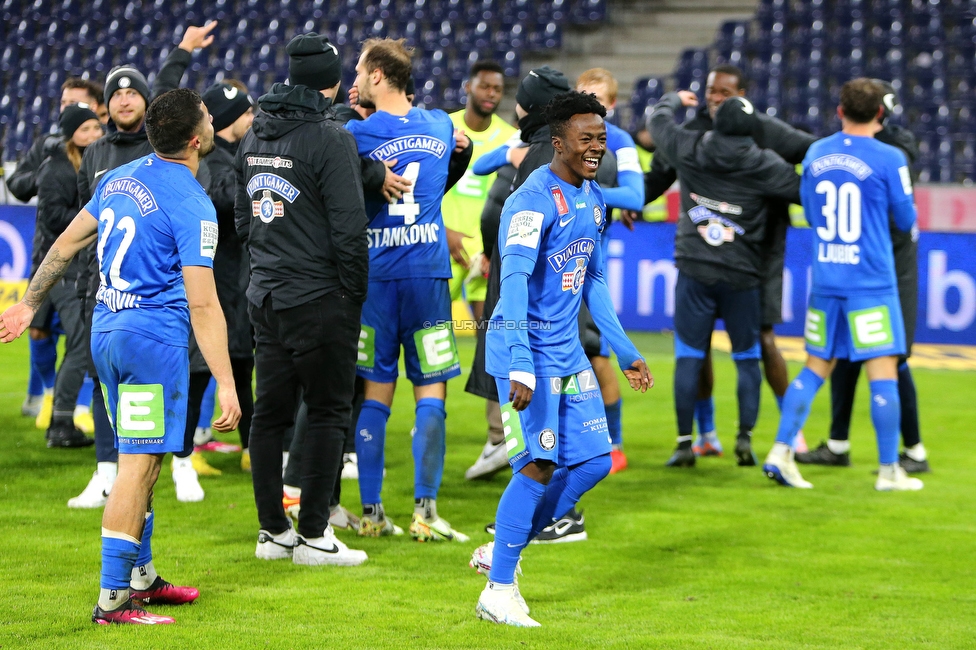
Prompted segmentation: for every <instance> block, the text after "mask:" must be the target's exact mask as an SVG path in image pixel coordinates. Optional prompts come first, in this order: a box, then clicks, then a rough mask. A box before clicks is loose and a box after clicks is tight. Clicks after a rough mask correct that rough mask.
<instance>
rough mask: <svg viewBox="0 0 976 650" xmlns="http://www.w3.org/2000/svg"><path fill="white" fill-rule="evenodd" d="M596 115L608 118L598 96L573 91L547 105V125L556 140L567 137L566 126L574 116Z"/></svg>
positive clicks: (561, 94) (557, 97)
mask: <svg viewBox="0 0 976 650" xmlns="http://www.w3.org/2000/svg"><path fill="white" fill-rule="evenodd" d="M589 113H596V114H597V115H599V116H600V117H606V116H607V109H605V108H603V104H601V103H600V102H599V101H597V98H596V95H592V94H589V93H581V92H577V91H575V90H571V91H569V92H568V93H559V94H558V95H556V96H555V97H553V98H552V99H551V100H549V103H548V104H547V105H546V109H545V116H546V123H547V124H549V131H550V133H552V136H553V137H555V138H561V137H563V136H564V135H566V124H568V123H569V121H570V120H571V119H572V118H573V116H574V115H587V114H589Z"/></svg>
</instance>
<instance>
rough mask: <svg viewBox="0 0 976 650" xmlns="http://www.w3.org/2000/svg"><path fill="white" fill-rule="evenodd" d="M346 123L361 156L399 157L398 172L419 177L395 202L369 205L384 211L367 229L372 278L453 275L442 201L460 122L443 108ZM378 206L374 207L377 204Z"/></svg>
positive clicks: (396, 170)
mask: <svg viewBox="0 0 976 650" xmlns="http://www.w3.org/2000/svg"><path fill="white" fill-rule="evenodd" d="M346 128H347V129H348V130H349V131H350V132H351V133H352V134H353V136H355V138H356V146H357V147H358V149H359V155H360V156H364V157H368V158H372V159H374V160H383V161H386V160H393V159H396V161H397V163H396V165H395V166H394V167H393V171H394V172H396V173H397V174H399V175H400V176H403V177H404V178H407V179H409V180H411V181H413V188H412V191H409V192H405V193H404V195H403V197H402V198H401V199H400V200H398V201H396V202H395V203H384V204H383V205H382V206H370V205H367V214H373V213H375V208H377V207H378V209H379V212H378V214H376V216H375V217H374V218H373V220H372V221H371V222H370V224H369V228H368V229H367V231H366V232H367V239H368V242H369V279H370V280H399V279H402V278H450V277H451V258H450V255H449V253H448V250H447V237H446V235H445V233H444V220H443V218H442V217H441V201H442V200H443V198H444V186H445V185H446V184H447V170H448V164H449V161H450V158H451V152H452V151H454V147H455V140H454V125H453V124H452V123H451V119H450V118H449V117H448V115H447V113H445V112H444V111H440V110H431V111H426V110H421V109H419V108H414V109H411V110H410V112H409V113H407V114H406V115H404V116H398V115H393V114H391V113H386V112H383V111H378V112H376V113H374V114H373V115H370V116H369V117H368V118H366V119H365V120H363V121H361V122H358V121H353V122H349V123H348V124H346ZM371 208H373V209H371Z"/></svg>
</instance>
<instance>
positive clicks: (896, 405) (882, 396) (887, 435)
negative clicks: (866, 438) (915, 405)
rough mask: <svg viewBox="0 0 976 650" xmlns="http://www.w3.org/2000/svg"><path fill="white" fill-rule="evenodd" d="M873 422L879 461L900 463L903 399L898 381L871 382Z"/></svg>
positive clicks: (878, 380) (882, 380)
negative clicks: (899, 443)
mask: <svg viewBox="0 0 976 650" xmlns="http://www.w3.org/2000/svg"><path fill="white" fill-rule="evenodd" d="M871 422H872V423H873V424H874V432H875V434H876V435H877V437H878V460H880V461H881V464H882V465H890V464H892V463H897V462H898V430H899V429H900V428H901V399H900V398H899V397H898V381H897V380H896V379H876V380H875V381H872V382H871Z"/></svg>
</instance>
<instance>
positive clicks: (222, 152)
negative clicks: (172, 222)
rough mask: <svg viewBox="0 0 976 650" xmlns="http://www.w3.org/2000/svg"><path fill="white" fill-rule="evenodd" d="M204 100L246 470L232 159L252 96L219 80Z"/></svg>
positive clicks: (244, 359) (248, 352)
mask: <svg viewBox="0 0 976 650" xmlns="http://www.w3.org/2000/svg"><path fill="white" fill-rule="evenodd" d="M203 103H204V104H206V105H207V110H208V111H210V115H211V116H212V117H213V127H214V144H215V145H216V148H215V149H214V150H213V152H212V153H211V154H210V155H209V156H207V164H208V166H209V167H210V189H209V190H208V192H207V194H209V196H210V200H211V201H213V204H214V209H215V210H216V211H217V227H218V238H217V253H216V255H215V256H214V282H215V283H216V285H217V298H218V299H219V300H220V307H221V309H223V310H224V317H225V318H226V319H227V341H228V347H229V349H230V364H231V368H232V369H233V371H234V383H235V385H236V386H237V401H238V402H239V403H240V405H241V421H240V424H239V425H238V433H239V435H240V438H241V447H242V449H243V454H242V456H241V467H242V468H243V469H245V470H247V469H250V467H251V465H250V453H249V451H248V444H249V440H248V436H249V435H250V432H251V418H252V417H253V415H254V397H253V395H252V393H251V377H252V375H253V373H254V336H253V334H252V333H251V323H250V321H249V320H248V317H247V298H246V297H245V295H244V292H245V290H246V289H247V283H248V276H249V269H248V266H249V262H248V257H247V252H246V251H245V250H244V246H243V245H242V244H241V240H240V238H238V236H237V230H236V227H235V225H234V201H235V200H236V199H237V169H236V168H235V167H234V159H235V157H236V156H237V149H238V146H239V145H240V141H241V139H242V138H243V137H244V135H245V134H246V133H247V131H248V129H250V128H251V122H252V121H253V120H254V100H253V99H251V96H250V95H249V94H248V92H247V88H246V87H245V86H244V85H243V84H241V83H240V82H223V83H216V84H214V85H213V86H211V87H210V88H209V89H208V90H207V92H205V93H204V94H203ZM208 374H209V370H208ZM197 403H198V404H199V402H197ZM191 405H192V400H191ZM197 410H199V407H198V408H197ZM188 413H189V412H188ZM198 417H199V414H198ZM196 423H197V418H195V417H191V416H190V415H189V414H188V416H187V427H188V428H190V427H195V425H196Z"/></svg>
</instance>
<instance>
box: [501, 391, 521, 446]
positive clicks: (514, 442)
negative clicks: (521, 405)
mask: <svg viewBox="0 0 976 650" xmlns="http://www.w3.org/2000/svg"><path fill="white" fill-rule="evenodd" d="M501 411H502V431H504V432H505V449H506V450H507V451H508V458H509V460H511V459H513V458H515V457H516V456H518V455H519V454H521V453H522V452H524V451H525V436H524V435H523V433H522V422H521V421H520V420H519V415H518V413H517V412H516V411H515V409H513V408H512V403H511V402H508V403H507V404H502V408H501Z"/></svg>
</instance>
